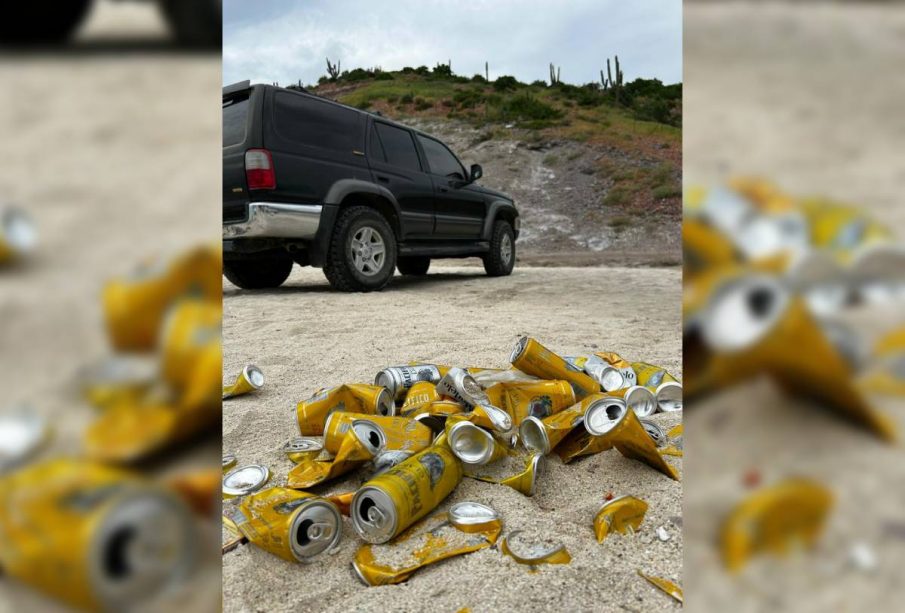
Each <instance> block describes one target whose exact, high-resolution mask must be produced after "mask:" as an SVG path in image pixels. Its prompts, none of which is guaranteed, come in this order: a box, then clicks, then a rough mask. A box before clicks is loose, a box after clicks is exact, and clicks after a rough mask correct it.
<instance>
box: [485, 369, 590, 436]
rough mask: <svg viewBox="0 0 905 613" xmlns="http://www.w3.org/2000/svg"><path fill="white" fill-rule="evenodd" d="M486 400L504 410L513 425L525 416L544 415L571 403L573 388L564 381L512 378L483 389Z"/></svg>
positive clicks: (573, 394)
mask: <svg viewBox="0 0 905 613" xmlns="http://www.w3.org/2000/svg"><path fill="white" fill-rule="evenodd" d="M487 396H488V397H489V399H490V403H491V404H492V405H494V406H497V407H500V408H501V409H503V410H504V411H506V412H507V413H508V414H509V415H510V416H511V417H512V422H513V425H515V426H518V425H519V424H521V423H522V422H523V421H524V420H525V418H526V417H537V418H538V419H544V418H546V417H550V416H551V415H553V414H554V413H559V412H560V411H562V410H563V409H567V408H569V407H570V406H572V405H573V404H575V402H576V400H575V390H573V389H572V385H571V384H570V383H569V382H568V381H550V380H542V381H512V382H504V383H497V384H496V385H493V386H492V387H490V388H489V389H488V390H487Z"/></svg>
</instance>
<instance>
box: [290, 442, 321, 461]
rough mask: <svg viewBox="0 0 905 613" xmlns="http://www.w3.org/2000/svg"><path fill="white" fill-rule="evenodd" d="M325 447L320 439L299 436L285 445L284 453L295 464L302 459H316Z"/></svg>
mask: <svg viewBox="0 0 905 613" xmlns="http://www.w3.org/2000/svg"><path fill="white" fill-rule="evenodd" d="M323 449H324V445H323V444H322V443H321V442H320V441H319V440H317V439H316V438H309V437H307V436H297V437H295V438H292V439H289V440H288V441H286V444H285V445H283V453H285V454H286V457H288V458H289V460H290V461H291V462H292V463H293V464H298V463H299V462H301V461H302V460H316V459H317V456H319V455H320V453H321V451H322V450H323Z"/></svg>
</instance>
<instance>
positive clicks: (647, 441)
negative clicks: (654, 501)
mask: <svg viewBox="0 0 905 613" xmlns="http://www.w3.org/2000/svg"><path fill="white" fill-rule="evenodd" d="M614 416H615V412H611V411H610V409H609V407H608V406H607V405H603V404H601V405H598V406H597V407H594V408H588V412H587V413H586V415H585V428H586V429H587V430H588V432H590V433H591V434H593V435H595V436H599V437H601V439H602V440H603V442H604V443H611V444H612V445H613V447H615V448H616V449H618V450H619V453H621V454H622V455H624V456H625V457H627V458H632V459H635V460H638V461H640V462H644V463H645V464H647V465H648V466H651V467H652V468H655V469H657V470H659V471H660V472H662V473H663V474H665V475H666V476H667V477H669V478H671V479H675V480H676V481H678V480H679V475H678V473H677V472H676V471H675V469H674V468H673V467H672V466H670V465H669V463H667V462H666V460H664V459H663V456H661V455H660V453H659V452H658V451H657V447H656V445H654V442H653V440H651V437H650V436H649V435H648V433H647V432H646V431H645V429H644V426H642V425H641V421H640V420H639V419H638V416H637V415H635V413H634V412H633V411H623V412H622V415H621V416H620V417H618V418H616V419H613V417H614Z"/></svg>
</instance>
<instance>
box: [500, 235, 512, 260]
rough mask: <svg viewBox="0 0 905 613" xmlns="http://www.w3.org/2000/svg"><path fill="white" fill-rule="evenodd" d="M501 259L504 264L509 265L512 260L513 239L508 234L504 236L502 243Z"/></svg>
mask: <svg viewBox="0 0 905 613" xmlns="http://www.w3.org/2000/svg"><path fill="white" fill-rule="evenodd" d="M500 257H501V258H502V259H503V263H504V264H507V265H508V264H509V260H510V259H512V238H511V237H510V236H509V235H508V234H504V235H503V240H502V242H501V243H500Z"/></svg>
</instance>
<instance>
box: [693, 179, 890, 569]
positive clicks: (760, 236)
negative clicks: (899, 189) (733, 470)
mask: <svg viewBox="0 0 905 613" xmlns="http://www.w3.org/2000/svg"><path fill="white" fill-rule="evenodd" d="M683 251H684V262H685V265H684V278H683V285H684V292H683V321H684V324H683V325H684V330H683V350H684V360H685V368H684V383H685V394H686V397H688V398H690V399H694V398H695V397H698V396H701V395H704V394H707V393H711V392H715V391H717V390H720V389H724V388H728V387H731V386H733V385H736V384H739V383H741V382H744V381H748V380H751V379H752V378H754V377H758V376H761V375H767V376H768V377H769V378H771V379H772V380H773V381H775V382H776V383H777V384H778V386H779V388H780V389H781V390H783V391H784V392H786V393H788V394H791V395H794V396H797V397H800V398H806V399H808V400H816V401H817V404H818V406H822V407H826V408H829V409H833V410H834V411H835V412H836V413H837V414H839V415H841V416H843V417H845V418H847V419H848V420H849V421H851V422H852V423H855V424H857V425H859V426H861V427H863V428H865V429H866V430H868V431H869V432H871V433H873V434H874V435H876V436H877V437H878V438H880V439H882V440H884V441H886V442H893V441H895V440H897V439H898V437H899V433H898V429H897V427H896V425H895V423H894V422H893V420H892V419H891V418H890V416H889V415H888V414H886V413H884V412H882V411H881V410H880V409H879V407H878V403H877V400H878V398H877V396H878V395H886V396H890V397H898V398H900V399H901V398H905V329H903V328H901V327H899V328H898V329H892V330H890V331H887V332H886V333H884V334H881V335H880V337H879V338H878V339H876V340H874V341H873V345H872V346H871V344H870V343H869V342H868V341H867V340H866V339H865V338H863V337H862V335H861V334H860V333H859V331H858V330H857V329H854V328H852V327H850V326H847V325H845V323H844V320H843V319H842V318H841V316H843V315H845V313H846V311H847V310H848V309H850V308H852V307H858V306H869V307H870V306H883V305H890V304H892V305H895V304H901V302H902V300H903V299H905V248H903V246H902V245H901V244H900V243H899V242H897V241H895V239H894V236H893V232H892V231H891V229H890V228H888V227H887V226H886V225H884V224H882V223H880V222H878V221H877V220H875V219H872V218H871V217H870V216H869V215H867V214H866V213H865V212H864V211H863V210H862V209H861V208H860V207H857V206H854V205H850V204H846V203H841V202H837V201H833V200H829V199H826V198H822V197H812V196H805V197H801V196H796V195H792V194H789V193H787V192H785V191H784V190H782V189H780V188H778V187H777V186H775V185H773V184H772V183H770V182H768V181H766V180H763V179H756V178H737V179H733V180H731V181H729V183H728V184H727V185H725V186H717V187H712V188H703V187H692V188H689V189H687V190H686V191H685V201H684V221H683ZM833 500H834V496H833V494H832V492H831V490H830V489H829V488H828V487H827V486H826V485H824V484H822V483H819V482H816V481H814V480H812V479H806V478H802V477H800V476H794V477H789V478H785V479H780V480H778V481H777V482H775V483H770V484H765V485H763V486H762V487H759V488H758V489H757V491H755V492H753V493H751V494H750V495H747V496H746V497H744V498H743V499H742V500H739V501H738V502H737V504H736V505H735V506H734V507H733V508H732V510H731V511H730V512H729V513H727V515H726V517H725V518H724V521H723V523H722V524H721V526H720V530H719V538H718V539H717V542H719V544H720V549H721V557H722V559H723V562H724V564H725V567H726V568H727V569H728V570H730V571H739V570H740V569H741V568H743V567H744V566H745V565H746V564H747V562H748V561H749V560H750V559H751V558H752V557H753V556H754V555H756V554H760V553H775V554H781V553H784V552H787V551H790V550H792V549H793V548H792V547H791V546H790V544H791V543H804V544H806V545H813V544H814V543H815V542H816V541H817V539H818V537H819V535H820V534H821V533H822V531H823V528H824V526H825V525H826V523H827V517H828V514H829V512H830V510H831V508H832V506H833Z"/></svg>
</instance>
